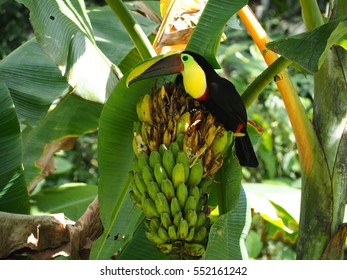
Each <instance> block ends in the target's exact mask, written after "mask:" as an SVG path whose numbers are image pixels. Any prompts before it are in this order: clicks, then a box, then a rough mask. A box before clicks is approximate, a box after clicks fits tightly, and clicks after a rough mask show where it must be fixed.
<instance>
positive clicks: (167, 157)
mask: <svg viewBox="0 0 347 280" xmlns="http://www.w3.org/2000/svg"><path fill="white" fill-rule="evenodd" d="M162 161H163V167H164V168H165V171H166V173H167V174H168V176H169V178H170V177H171V174H172V169H173V168H174V166H175V158H174V155H173V153H172V151H171V150H170V149H167V150H165V151H164V153H163V158H162Z"/></svg>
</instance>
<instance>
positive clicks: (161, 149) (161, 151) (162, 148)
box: [159, 144, 167, 157]
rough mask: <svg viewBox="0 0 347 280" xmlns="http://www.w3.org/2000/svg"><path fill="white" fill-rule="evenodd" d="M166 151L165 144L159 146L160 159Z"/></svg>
mask: <svg viewBox="0 0 347 280" xmlns="http://www.w3.org/2000/svg"><path fill="white" fill-rule="evenodd" d="M166 150H167V147H166V145H165V144H160V145H159V154H160V156H161V157H163V155H164V152H165V151H166Z"/></svg>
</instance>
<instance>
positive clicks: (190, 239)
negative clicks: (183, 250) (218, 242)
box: [186, 227, 195, 242]
mask: <svg viewBox="0 0 347 280" xmlns="http://www.w3.org/2000/svg"><path fill="white" fill-rule="evenodd" d="M194 234H195V228H194V227H191V228H189V231H188V235H187V237H186V241H188V242H190V241H192V240H193V237H194Z"/></svg>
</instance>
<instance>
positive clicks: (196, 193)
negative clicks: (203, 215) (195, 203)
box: [188, 186, 200, 200]
mask: <svg viewBox="0 0 347 280" xmlns="http://www.w3.org/2000/svg"><path fill="white" fill-rule="evenodd" d="M188 192H189V195H191V196H194V197H195V198H196V200H199V198H200V189H199V188H198V187H197V186H194V187H190V188H189V189H188Z"/></svg>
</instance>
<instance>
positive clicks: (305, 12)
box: [300, 0, 324, 30]
mask: <svg viewBox="0 0 347 280" xmlns="http://www.w3.org/2000/svg"><path fill="white" fill-rule="evenodd" d="M300 5H301V13H302V18H303V20H304V23H305V25H306V28H307V30H312V29H314V28H316V27H318V26H321V25H322V24H324V21H323V17H322V14H321V12H320V10H319V7H318V3H317V1H316V0H300Z"/></svg>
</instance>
